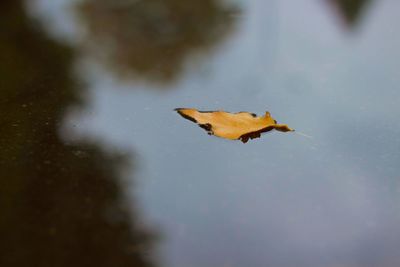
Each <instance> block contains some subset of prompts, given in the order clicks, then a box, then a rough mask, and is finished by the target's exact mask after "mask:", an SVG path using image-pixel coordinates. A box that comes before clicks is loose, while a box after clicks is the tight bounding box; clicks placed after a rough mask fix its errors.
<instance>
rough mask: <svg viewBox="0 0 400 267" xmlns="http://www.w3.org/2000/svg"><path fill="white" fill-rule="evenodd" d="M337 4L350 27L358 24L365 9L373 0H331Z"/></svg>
mask: <svg viewBox="0 0 400 267" xmlns="http://www.w3.org/2000/svg"><path fill="white" fill-rule="evenodd" d="M329 1H330V2H331V3H332V4H334V5H335V7H336V8H337V10H338V12H339V14H340V15H341V17H342V18H343V20H344V22H345V23H346V25H347V26H348V27H353V26H355V25H356V24H357V22H358V20H359V19H360V17H361V14H362V11H363V9H364V8H365V7H366V6H367V4H368V3H369V2H371V0H329Z"/></svg>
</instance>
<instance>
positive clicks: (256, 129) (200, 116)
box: [175, 108, 294, 143]
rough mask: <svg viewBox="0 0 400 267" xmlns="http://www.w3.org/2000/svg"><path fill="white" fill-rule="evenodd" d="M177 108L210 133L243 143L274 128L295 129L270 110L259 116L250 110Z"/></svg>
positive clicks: (283, 130) (186, 117) (280, 129)
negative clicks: (279, 120) (280, 122)
mask: <svg viewBox="0 0 400 267" xmlns="http://www.w3.org/2000/svg"><path fill="white" fill-rule="evenodd" d="M175 110H176V111H177V112H178V113H179V114H180V115H181V116H182V117H184V118H185V119H188V120H190V121H192V122H194V123H197V124H198V125H199V126H200V127H201V128H203V129H205V130H206V131H207V133H208V134H209V135H215V136H218V137H222V138H226V139H231V140H238V139H239V140H241V141H242V142H243V143H246V142H247V141H248V140H249V139H254V138H258V137H260V136H261V133H264V132H269V131H271V130H274V129H275V130H277V131H280V132H290V131H294V130H293V129H291V128H289V127H288V126H287V125H286V124H277V122H276V120H274V119H273V118H272V117H271V115H270V113H269V112H268V111H267V112H266V113H265V115H264V116H261V117H257V115H256V114H254V113H249V112H238V113H230V112H225V111H198V110H196V109H193V108H177V109H175Z"/></svg>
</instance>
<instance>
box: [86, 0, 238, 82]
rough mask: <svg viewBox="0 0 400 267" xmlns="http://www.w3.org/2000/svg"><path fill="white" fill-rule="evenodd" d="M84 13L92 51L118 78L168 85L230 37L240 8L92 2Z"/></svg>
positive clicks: (207, 0) (182, 2)
mask: <svg viewBox="0 0 400 267" xmlns="http://www.w3.org/2000/svg"><path fill="white" fill-rule="evenodd" d="M79 13H80V14H81V18H82V21H83V22H84V24H85V25H86V26H87V35H86V37H87V38H86V41H87V42H86V44H87V45H88V47H89V50H90V52H95V54H96V55H97V56H98V57H99V58H101V60H104V61H105V62H106V64H107V65H108V66H109V67H111V69H112V70H113V71H114V72H115V73H117V74H118V75H119V76H120V77H123V78H129V77H130V76H137V77H133V78H138V77H140V78H144V79H147V80H151V81H158V82H164V83H165V82H171V81H173V80H174V79H175V78H177V76H178V75H179V74H180V72H181V69H182V67H183V64H184V61H185V59H186V58H187V57H188V56H189V55H191V54H193V53H194V52H198V51H200V50H205V49H207V48H210V47H212V46H213V45H214V44H216V43H217V42H218V41H220V40H222V39H223V37H224V36H226V35H227V33H228V32H229V30H230V29H231V28H232V25H233V23H232V22H233V18H234V14H235V13H236V9H235V8H232V7H226V6H223V5H222V4H221V3H220V2H219V1H218V0H201V1H187V0H86V1H85V2H84V3H83V4H81V5H79Z"/></svg>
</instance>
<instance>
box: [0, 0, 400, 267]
mask: <svg viewBox="0 0 400 267" xmlns="http://www.w3.org/2000/svg"><path fill="white" fill-rule="evenodd" d="M102 2H105V1H102ZM120 2H121V3H122V2H123V1H120ZM134 2H135V1H133V2H132V3H134ZM136 2H141V1H136ZM153 2H154V3H156V2H157V1H153ZM161 2H162V1H161ZM165 2H166V3H168V2H171V3H172V2H174V1H172V0H171V1H165ZM177 2H179V1H177ZM207 2H212V1H207ZM338 2H340V1H337V3H336V4H335V1H317V0H301V1H289V0H284V1H265V0H251V1H235V2H227V3H226V5H222V4H221V6H220V7H219V8H221V10H223V11H221V12H219V11H218V12H214V13H212V14H214V15H212V16H215V17H213V19H212V20H211V19H210V22H209V23H210V24H207V22H208V21H207V17H204V15H201V16H193V17H194V18H196V19H198V18H202V20H201V21H199V22H198V23H199V24H200V25H205V26H204V27H201V26H199V27H200V28H201V30H202V31H205V33H202V32H201V31H200V30H198V29H197V28H196V29H190V27H189V30H192V31H194V32H195V33H196V31H197V30H198V31H199V32H198V33H199V34H204V36H205V37H204V36H203V37H204V38H203V37H201V38H200V37H199V38H198V39H196V38H197V37H196V38H195V37H193V39H194V40H198V41H196V42H194V43H190V42H189V41H188V43H185V44H186V48H182V50H179V49H178V48H175V47H174V44H175V45H177V44H178V43H179V42H178V41H176V40H179V38H185V37H181V36H175V35H173V34H172V33H171V36H172V37H171V36H170V35H169V32H168V30H170V31H171V32H173V33H174V34H176V31H178V32H179V29H180V28H179V27H184V26H182V25H179V23H178V26H177V25H175V26H174V25H173V26H174V27H178V30H176V29H175V28H173V27H172V26H171V27H172V29H173V30H171V29H170V28H168V27H167V26H168V25H167V26H165V29H164V28H162V30H165V31H167V33H164V32H163V31H161V32H158V30H157V31H156V33H157V34H159V35H154V36H157V37H154V36H153V35H152V33H149V35H148V36H147V37H146V38H148V39H146V40H147V41H149V40H152V38H154V42H159V43H158V44H156V46H157V45H158V46H160V47H161V48H162V47H163V45H164V43H163V42H164V41H165V42H166V43H167V45H165V47H169V48H170V49H166V50H165V54H164V53H163V51H159V50H157V49H155V48H152V44H151V43H139V44H135V43H134V42H135V40H137V36H136V37H135V34H137V33H136V32H135V31H134V30H130V29H129V25H130V24H126V27H127V28H126V32H125V33H126V36H124V29H123V28H122V29H121V28H119V30H120V31H121V33H119V32H118V31H117V33H118V34H122V36H123V37H124V38H121V39H115V40H112V41H110V43H106V42H105V44H103V43H101V42H100V41H99V40H96V39H95V38H94V37H93V36H95V35H96V34H93V35H91V34H92V33H91V32H90V31H91V30H92V31H95V30H93V29H96V28H93V29H90V26H89V27H88V24H90V23H95V22H93V21H95V19H96V13H95V11H93V14H94V15H93V17H92V18H91V17H89V16H88V17H87V18H86V19H82V18H79V16H78V15H77V13H76V12H78V11H77V9H79V7H77V6H76V5H78V4H73V3H72V2H68V1H61V0H59V1H49V0H47V1H45V0H41V1H38V2H36V3H34V4H30V5H28V7H27V8H28V14H30V15H29V16H31V17H33V18H35V19H37V20H38V21H39V25H41V27H42V29H43V31H44V32H45V33H46V34H47V35H48V36H50V38H52V39H53V40H56V41H57V42H61V43H64V44H66V45H69V46H70V47H73V49H76V51H78V52H76V53H77V56H75V57H74V59H73V63H72V64H71V67H70V69H71V70H73V73H74V77H75V79H76V83H78V85H79V86H80V87H81V90H80V91H79V94H78V95H79V96H81V98H82V99H83V104H81V105H80V106H79V107H77V106H76V105H71V106H68V107H67V108H65V111H64V112H63V114H64V115H63V116H62V120H61V122H60V126H59V127H58V130H57V132H58V135H59V137H60V139H61V140H62V142H64V143H66V144H77V146H78V148H79V144H80V143H82V142H84V143H85V142H86V143H91V144H96V146H99V147H101V149H102V151H105V152H106V153H109V154H114V153H116V154H119V155H123V157H124V158H125V160H126V161H127V162H130V163H129V164H126V165H125V167H121V168H119V171H118V175H117V178H116V180H117V182H116V184H117V185H118V186H119V187H120V188H121V189H120V191H121V192H120V195H121V196H122V197H121V199H122V202H123V203H125V205H126V207H127V210H128V211H127V213H128V217H129V218H130V219H129V220H128V221H129V224H130V225H131V226H130V227H131V228H135V227H136V226H138V227H139V228H140V229H141V228H145V229H146V231H149V232H151V233H152V234H154V236H156V237H155V238H154V240H153V242H154V243H153V244H152V245H149V246H147V245H146V249H145V251H144V252H143V251H141V252H143V253H144V257H148V258H149V259H150V260H149V261H151V262H153V263H154V264H155V266H168V267H192V266H193V267H212V266H224V267H225V266H226V267H228V266H229V267H239V266H252V267H256V266H260V267H261V266H282V267H289V266H296V267H297V266H315V267H318V266H321V267H339V266H340V267H344V266H346V267H347V266H354V267H356V266H359V267H361V266H363V267H364V266H380V267H395V266H400V256H399V250H400V227H399V225H400V203H399V200H400V180H399V179H400V176H399V169H400V167H399V162H400V153H399V151H400V150H399V149H400V126H399V124H398V122H399V120H398V114H399V113H400V106H399V104H398V103H399V100H400V90H399V88H398V87H399V83H400V72H399V71H400V53H399V47H400V28H399V27H397V25H398V23H399V18H400V17H399V10H400V3H399V2H397V1H394V0H382V1H355V2H357V3H358V4H360V6H361V7H360V12H359V13H358V14H357V15H356V16H355V18H353V20H350V19H349V18H348V17H346V15H345V14H346V13H345V11H343V10H342V9H340V8H339V4H338ZM89 3H90V1H89ZM132 3H130V5H134V4H132ZM204 3H206V2H204ZM128 4H129V3H128ZM139 4H140V3H139ZM165 5H166V6H168V4H165ZM182 5H190V4H189V3H186V2H182ZM197 5H199V6H202V4H201V3H199V4H197ZM204 5H206V4H204ZM94 6H96V5H94ZM99 6H101V5H99ZM168 7H169V6H168ZM118 8H122V9H127V10H128V9H129V7H125V6H123V7H118ZM198 8H200V7H198ZM94 10H95V9H94ZM132 10H134V11H132V13H133V15H132V21H135V19H133V18H137V17H140V15H137V14H142V13H140V12H142V11H143V10H146V11H148V10H147V9H146V7H145V8H143V10H142V9H139V8H138V9H137V10H139V11H137V10H136V11H135V8H134V7H133V9H132ZM195 10H196V9H195ZM341 10H342V11H341ZM150 11H151V9H150ZM135 12H136V13H135ZM143 12H144V11H143ZM157 12H159V13H157ZM160 12H161V11H159V9H154V13H151V14H154V16H155V17H157V16H158V15H157V14H164V13H162V12H161V13H160ZM163 12H164V11H163ZM169 12H171V13H174V10H169ZM224 12H225V13H224ZM84 14H85V13H84ZM86 14H91V13H86ZM121 14H123V13H121ZM167 14H170V13H167ZM215 14H216V15H215ZM80 16H82V15H80ZM101 16H102V15H99V17H97V18H100V22H101V21H102V20H101V19H105V18H107V19H108V20H107V21H111V20H109V19H110V17H107V16H105V15H104V17H101ZM135 16H136V17H135ZM160 16H161V15H160ZM166 16H167V15H166ZM210 16H211V15H210ZM218 16H220V19H218ZM119 17H121V18H122V15H120V16H115V17H114V19H115V20H118V18H119ZM150 17H151V16H150ZM161 17H162V16H161ZM167 17H168V16H167ZM190 17H191V16H188V17H187V18H186V19H189V18H190ZM157 18H158V17H157ZM162 18H164V17H162ZM90 19H93V21H90ZM158 19H160V20H161V18H158ZM88 21H89V22H88ZM127 21H130V20H127ZM183 21H185V20H183ZM85 22H86V23H88V24H85ZM123 22H126V21H124V20H123V19H121V21H116V23H115V24H116V25H118V27H121V25H122V26H123V25H125V24H123ZM110 23H111V22H110ZM132 23H134V22H132ZM164 23H165V22H160V25H161V26H160V27H162V26H163V25H166V24H164ZM188 23H189V22H188ZM99 25H101V24H99ZM195 25H197V24H195ZM221 25H222V26H221ZM132 27H133V26H132ZM205 27H210V28H205ZM212 27H214V28H212ZM111 28H112V27H111ZM167 28H168V29H167ZM88 29H89V30H88ZM174 29H175V30H174ZM107 30H108V28H107V27H105V28H104V29H103V31H102V29H101V28H100V30H99V32H100V33H97V34H98V35H99V36H102V35H105V36H108V37H110V36H111V39H112V38H113V35H112V33H109V32H107ZM114 30H115V29H114ZM107 34H109V35H107ZM129 34H131V35H132V36H133V37H134V38H133V37H132V39H130V35H129ZM149 36H150V37H149ZM160 36H161V37H160ZM114 37H115V36H114ZM164 37H165V38H166V37H168V38H169V37H170V38H172V39H168V38H166V39H165V40H164V39H162V38H164ZM135 38H136V39H135ZM173 38H177V39H173ZM171 40H172V41H171ZM174 40H175V41H174ZM129 41H132V42H133V44H130V43H129ZM119 42H121V43H119ZM124 42H128V43H124ZM168 42H171V43H172V45H171V46H169V45H168V44H169V43H168ZM174 42H175V43H174ZM179 44H180V43H179ZM135 45H137V47H138V48H136V49H138V50H140V51H139V52H135V51H133V52H132V54H134V55H135V56H134V57H132V58H138V57H139V58H140V57H141V56H143V58H144V59H143V60H146V58H148V60H147V61H146V62H147V63H149V62H150V63H149V64H150V65H149V64H147V63H146V64H147V65H146V64H145V63H140V60H137V61H134V60H131V61H129V59H126V58H124V57H122V58H120V57H118V56H121V54H122V56H124V53H125V50H124V49H130V48H129V47H134V48H135V47H136V46H135ZM143 45H148V46H149V47H150V48H149V49H148V50H146V49H144V48H143ZM182 47H185V46H184V45H182ZM134 48H132V49H134ZM96 49H98V50H99V51H97V52H96ZM112 49H116V51H117V52H115V50H112ZM141 49H143V50H141ZM152 49H153V50H152ZM93 51H95V52H93ZM110 51H114V52H111V53H110V54H111V57H110V58H111V60H110V58H106V59H104V58H103V56H104V55H105V54H107V53H109V52H110ZM146 51H148V52H149V53H151V54H152V55H150V56H149V55H147V54H144V53H145V52H146ZM129 53H130V51H128V50H126V55H125V56H126V57H128V54H129ZM135 53H137V54H135ZM174 53H181V54H179V56H176V57H174V56H171V55H174ZM99 54H100V56H99ZM113 56H114V57H113ZM153 56H154V57H155V58H154V57H153ZM164 56H165V58H164ZM125 59H126V60H125ZM118 60H119V61H118ZM124 60H125V61H124ZM110 62H111V63H110ZM140 64H142V65H140ZM177 107H193V108H197V109H200V110H219V109H223V110H226V111H232V112H237V111H249V112H255V113H257V114H259V115H262V114H263V113H264V112H265V111H269V112H271V114H272V116H273V117H274V118H275V119H276V120H277V121H278V122H281V123H286V124H288V125H289V126H290V127H292V128H294V129H296V132H300V133H304V134H305V135H301V134H296V133H280V132H270V133H267V134H264V135H263V136H262V137H261V138H259V139H254V140H251V141H249V142H248V143H246V144H242V143H241V142H239V141H231V140H224V139H220V138H217V137H213V136H209V135H207V134H206V133H205V132H204V131H203V130H202V129H200V128H199V127H197V126H196V125H195V124H193V123H190V122H189V121H186V120H184V119H182V118H181V117H180V116H179V115H177V114H176V113H175V112H174V111H173V109H174V108H177ZM45 149H46V148H45ZM78 150H79V149H78ZM78 152H79V151H78ZM79 155H80V154H79V153H78V156H79ZM60 160H61V161H62V159H60ZM81 160H82V161H85V157H84V156H83V157H81ZM102 164H104V166H103V168H105V169H107V166H108V165H107V161H105V162H103V163H102ZM110 164H111V163H110ZM110 166H111V165H110ZM110 168H111V167H110ZM77 190H78V191H79V187H78V189H77ZM104 190H107V188H106V187H105V189H104ZM58 197H59V198H62V197H63V195H59V196H58ZM61 208H63V207H61ZM101 209H102V208H101ZM105 210H106V209H105ZM100 213H102V211H100ZM110 214H111V215H110ZM110 214H108V215H107V216H111V218H112V219H111V222H113V221H115V220H118V218H113V215H112V214H113V213H112V212H111V213H110ZM129 214H131V215H129ZM50 221H51V219H50ZM66 222H68V219H66ZM111 224H112V223H111ZM132 225H133V226H135V227H133V226H132ZM0 226H1V225H0ZM89 228H90V227H89ZM135 229H136V228H135ZM98 234H99V235H100V236H101V234H102V232H101V231H99V233H98ZM107 244H108V245H109V246H110V247H112V246H113V244H111V243H106V245H107ZM138 244H139V245H140V242H138ZM28 250H29V248H28ZM82 253H84V252H82ZM111 259H112V258H111ZM111 262H112V261H111ZM78 263H79V261H78ZM96 265H100V266H101V263H100V262H99V263H97V264H96ZM38 266H40V265H38ZM41 266H44V265H41ZM78 266H79V264H78ZM85 266H88V265H85ZM104 266H108V265H104ZM110 266H111V265H110ZM121 266H122V265H121ZM123 266H125V265H123ZM126 266H128V265H126ZM132 266H145V265H140V264H138V265H134V264H133V265H132ZM146 266H147V265H146Z"/></svg>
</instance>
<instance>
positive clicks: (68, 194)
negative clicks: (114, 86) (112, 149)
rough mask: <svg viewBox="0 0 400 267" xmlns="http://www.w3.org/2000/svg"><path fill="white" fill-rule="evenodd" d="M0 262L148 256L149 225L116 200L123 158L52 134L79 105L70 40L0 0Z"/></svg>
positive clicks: (128, 262)
mask: <svg viewBox="0 0 400 267" xmlns="http://www.w3.org/2000/svg"><path fill="white" fill-rule="evenodd" d="M0 13H1V16H0V25H1V29H2V34H1V35H0V55H1V60H0V72H1V73H2V78H1V81H0V89H1V90H0V94H1V97H0V114H1V116H0V173H1V177H0V212H1V216H0V266H7V267H9V266H40V267H46V266H49V267H50V266H51V267H54V266H57V267H59V266H154V264H152V263H151V260H150V259H149V257H148V256H147V252H148V250H149V249H151V246H152V240H153V234H151V232H150V231H148V230H145V229H143V228H142V227H140V226H139V225H134V224H135V222H137V221H138V218H137V215H135V214H132V213H128V212H127V208H126V207H124V205H123V203H122V201H121V199H122V198H121V192H120V188H119V186H118V175H119V174H118V171H119V170H121V168H124V167H126V166H125V165H126V164H127V163H128V161H127V158H126V157H123V156H118V155H110V154H109V153H105V152H103V151H102V150H101V149H100V148H99V146H97V145H96V144H90V143H82V144H80V145H77V144H66V143H65V142H63V141H62V140H61V139H60V137H59V134H58V129H59V126H60V125H59V124H60V121H61V120H62V118H63V115H64V113H65V110H66V109H67V108H68V107H70V106H71V105H77V104H78V103H79V102H80V100H79V97H78V95H79V89H80V88H79V84H77V83H76V82H75V81H74V80H73V79H72V78H71V76H70V75H69V72H70V66H71V61H72V57H73V51H72V49H70V48H68V47H66V46H63V45H61V44H58V43H56V42H54V41H52V40H50V39H48V38H47V37H46V36H44V35H43V34H42V33H41V32H40V31H38V30H37V29H38V27H37V25H34V23H33V22H32V21H30V20H29V19H28V18H27V17H26V14H25V12H24V10H23V8H22V4H21V2H20V1H16V0H3V1H1V3H0Z"/></svg>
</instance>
